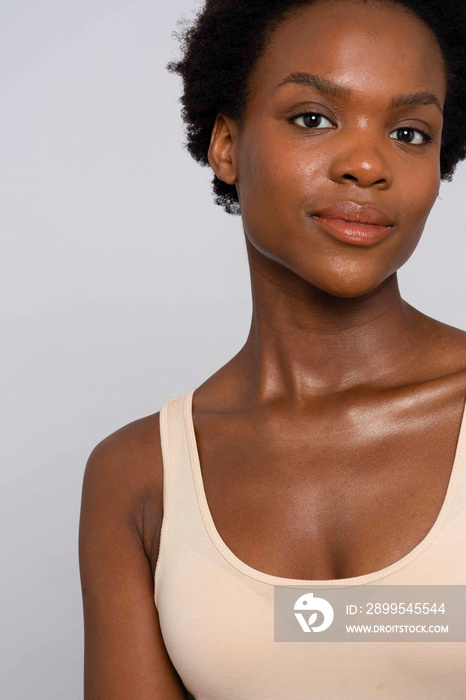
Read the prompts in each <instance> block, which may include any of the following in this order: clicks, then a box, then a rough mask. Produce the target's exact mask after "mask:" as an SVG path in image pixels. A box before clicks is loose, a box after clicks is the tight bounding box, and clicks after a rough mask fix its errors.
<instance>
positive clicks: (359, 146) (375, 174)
mask: <svg viewBox="0 0 466 700" xmlns="http://www.w3.org/2000/svg"><path fill="white" fill-rule="evenodd" d="M334 145H335V149H334V150H333V149H332V155H331V160H330V166H329V176H330V178H331V179H332V180H333V181H334V182H338V183H343V184H344V183H346V182H354V183H356V184H357V185H359V186H360V187H372V186H377V187H378V188H381V189H385V188H387V187H389V186H390V184H391V182H392V177H393V175H392V169H391V166H390V163H389V161H388V156H387V154H386V153H384V152H383V151H384V149H383V145H381V144H380V142H379V141H376V137H375V136H372V137H371V136H369V135H368V134H367V132H366V133H365V134H361V135H360V136H359V137H355V136H354V133H353V134H352V136H351V137H348V136H347V137H346V138H345V141H343V140H339V143H337V141H335V144H334Z"/></svg>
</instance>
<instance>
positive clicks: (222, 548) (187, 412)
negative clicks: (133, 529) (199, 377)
mask: <svg viewBox="0 0 466 700" xmlns="http://www.w3.org/2000/svg"><path fill="white" fill-rule="evenodd" d="M196 388H197V387H195V388H193V389H190V390H189V391H187V392H186V393H185V394H184V395H183V396H182V397H179V398H182V399H183V417H184V426H185V431H186V436H187V439H188V448H189V457H190V463H191V471H192V475H193V479H194V486H195V491H196V496H197V502H198V505H199V509H200V512H201V516H202V520H203V522H204V525H205V527H206V530H207V532H208V534H209V536H210V539H211V540H212V542H213V544H214V545H215V546H216V548H217V550H218V551H219V552H220V554H221V555H222V556H223V557H224V559H226V560H227V561H228V562H229V563H230V564H231V565H232V566H234V567H235V568H236V569H238V570H239V571H241V572H242V573H243V574H246V575H247V576H250V577H251V578H254V579H256V580H258V581H262V582H263V583H268V584H271V585H275V586H283V585H289V586H320V587H342V588H344V587H349V586H355V585H364V584H367V583H370V582H372V581H377V580H379V579H382V578H386V577H387V576H390V575H391V574H393V573H395V572H396V571H399V570H400V569H402V568H404V567H405V566H406V565H407V564H409V563H410V562H411V561H413V560H414V559H416V558H417V557H418V556H419V555H420V554H422V552H424V551H425V550H426V549H427V547H428V546H429V545H430V544H431V543H432V541H433V540H434V539H435V537H436V536H437V535H438V533H439V532H440V530H441V528H442V526H443V525H444V522H445V520H446V518H447V516H448V513H449V510H450V506H451V504H452V502H453V498H454V496H455V493H456V490H457V486H458V484H459V480H460V475H461V472H462V468H463V464H464V462H465V461H466V397H465V400H464V401H463V409H462V418H461V423H460V429H459V433H458V438H457V442H456V448H455V456H454V459H453V466H452V469H451V472H450V479H449V482H448V487H447V491H446V494H445V498H444V501H443V504H442V507H441V508H440V511H439V514H438V516H437V518H436V520H435V522H434V524H433V525H432V527H431V529H430V530H429V532H428V533H427V535H426V536H425V537H424V538H423V539H422V540H421V542H419V544H417V545H416V546H415V547H414V549H412V550H411V551H410V552H408V554H406V555H405V556H404V557H402V558H401V559H399V560H398V561H396V562H394V563H393V564H390V565H389V566H386V567H384V568H383V569H379V570H378V571H374V572H372V573H369V574H362V575H360V576H350V577H348V578H341V579H293V578H286V577H283V576H274V575H273V574H267V573H265V572H264V571H260V570H259V569H255V568H254V567H252V566H249V564H246V563H245V562H244V561H242V560H241V559H239V557H237V556H236V554H234V552H232V551H231V549H230V548H229V547H228V546H227V545H226V543H225V542H224V541H223V539H222V538H221V537H220V534H219V532H218V530H217V527H216V525H215V523H214V520H213V518H212V514H211V512H210V508H209V504H208V502H207V496H206V493H205V489H204V482H203V478H202V471H201V464H200V457H199V450H198V446H197V440H196V433H195V430H194V420H193V410H192V405H193V394H194V392H195V391H196Z"/></svg>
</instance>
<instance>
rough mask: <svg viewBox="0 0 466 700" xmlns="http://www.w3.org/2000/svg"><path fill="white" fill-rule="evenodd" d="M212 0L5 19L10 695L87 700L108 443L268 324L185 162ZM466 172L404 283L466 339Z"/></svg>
mask: <svg viewBox="0 0 466 700" xmlns="http://www.w3.org/2000/svg"><path fill="white" fill-rule="evenodd" d="M197 7H199V3H196V2H195V1H194V0H156V1H154V0H152V1H151V2H149V1H147V0H140V1H137V0H131V1H130V0H79V2H78V1H77V0H74V1H72V2H59V1H58V0H42V1H40V0H9V2H5V0H4V2H3V4H2V7H1V46H2V60H1V62H0V76H1V96H0V99H1V104H2V109H1V134H2V149H1V152H2V157H1V158H2V167H1V174H0V187H1V209H0V211H1V213H0V217H1V220H0V225H1V232H2V258H1V265H2V268H1V274H0V284H1V300H2V308H1V325H2V349H3V361H2V365H1V387H0V389H1V397H2V440H1V446H2V463H1V490H0V493H1V502H0V518H1V522H0V532H1V549H0V552H1V562H0V564H1V569H0V571H1V584H2V588H1V596H0V605H1V629H2V634H1V636H0V657H1V658H0V667H1V675H2V681H1V686H2V690H1V695H2V697H4V698H11V699H12V700H13V699H14V700H31V699H34V700H63V698H67V700H78V699H80V698H82V694H83V691H82V685H83V678H82V674H83V619H82V603H81V589H80V581H79V568H78V523H79V507H80V499H81V487H82V478H83V472H84V467H85V463H86V460H87V458H88V456H89V453H90V452H91V450H92V448H93V447H94V446H95V445H96V444H97V442H99V441H100V440H102V439H103V438H104V437H105V436H106V435H108V434H110V433H112V432H113V431H114V430H116V429H118V428H119V427H121V426H122V425H124V424H126V423H128V422H130V421H132V420H135V419H137V418H140V417H142V416H145V415H148V414H151V413H154V412H156V411H158V410H159V409H160V407H161V405H162V404H163V403H164V402H165V401H167V400H169V399H171V398H172V397H174V396H179V395H181V394H182V393H184V392H185V391H187V390H188V389H191V388H192V387H195V386H198V385H199V384H201V383H202V382H203V381H204V380H205V379H206V378H207V377H208V376H210V375H211V374H213V373H214V372H215V371H216V370H217V369H218V368H219V367H221V366H222V365H223V364H224V363H225V362H226V361H227V360H229V359H230V358H231V357H232V356H233V355H234V354H236V352H237V351H238V350H239V349H240V347H241V346H242V345H243V343H244V342H245V340H246V337H247V332H248V330H249V324H250V315H251V299H250V284H249V272H248V265H247V257H246V250H245V244H244V240H243V233H242V229H241V219H240V218H239V217H232V216H228V214H226V213H225V212H224V211H223V210H222V209H221V208H220V207H218V206H216V205H215V204H214V203H213V200H212V195H211V187H210V180H211V171H210V170H209V169H207V168H201V167H200V166H199V165H198V164H196V163H195V162H194V161H193V160H192V159H191V158H190V156H189V154H188V153H187V152H186V150H184V149H183V146H182V144H183V142H184V134H183V123H182V119H181V116H180V105H179V103H178V98H179V96H180V92H181V80H180V78H179V77H178V76H176V75H173V74H170V73H168V72H167V71H166V69H165V65H166V63H167V62H168V61H170V60H172V59H174V58H177V57H178V56H179V48H178V42H177V40H176V39H175V38H174V37H173V36H172V32H173V31H176V29H177V26H176V20H177V19H178V18H179V17H180V16H181V15H185V16H186V17H187V18H188V19H189V18H191V17H192V16H193V12H194V11H195V9H196V8H197ZM465 188H466V165H465V164H464V163H461V164H460V165H459V166H458V168H457V171H456V174H455V177H454V180H453V182H452V183H443V184H442V187H441V190H440V199H438V200H437V201H436V204H435V206H434V208H433V210H432V213H431V215H430V218H429V220H428V223H427V226H426V229H425V231H424V234H423V237H422V238H421V241H420V243H419V245H418V248H417V249H416V251H415V252H414V254H413V256H412V257H411V259H410V260H409V261H408V262H407V263H406V264H405V265H404V267H402V269H401V270H400V272H399V281H400V288H401V293H402V296H403V297H404V298H405V299H406V300H407V301H408V302H409V303H411V304H413V305H414V306H415V307H416V308H418V309H420V310H421V311H423V312H424V313H426V314H428V315H430V316H433V317H435V318H437V319H439V320H441V321H444V322H445V323H448V324H451V325H453V326H457V327H460V328H463V329H465V328H466V309H465V306H464V303H463V301H464V296H465V291H466V270H465V265H464V260H465V253H466V204H465V203H464V191H465Z"/></svg>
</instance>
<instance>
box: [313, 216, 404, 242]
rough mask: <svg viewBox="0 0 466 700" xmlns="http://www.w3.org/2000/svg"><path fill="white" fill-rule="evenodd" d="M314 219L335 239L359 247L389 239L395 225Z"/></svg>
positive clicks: (316, 217) (322, 218) (323, 218)
mask: <svg viewBox="0 0 466 700" xmlns="http://www.w3.org/2000/svg"><path fill="white" fill-rule="evenodd" d="M312 218H313V219H314V220H315V221H316V222H317V223H318V224H319V225H320V226H321V227H322V228H323V229H325V231H326V232H327V233H329V234H330V235H331V236H332V237H333V238H335V239H337V240H339V241H341V242H343V243H350V244H353V245H358V246H371V245H375V244H376V243H379V242H380V241H382V240H384V239H385V238H387V236H389V235H390V233H391V232H392V230H393V228H394V225H389V226H382V225H381V224H366V223H361V222H360V221H344V220H343V219H332V218H326V217H322V216H318V215H317V214H313V215H312Z"/></svg>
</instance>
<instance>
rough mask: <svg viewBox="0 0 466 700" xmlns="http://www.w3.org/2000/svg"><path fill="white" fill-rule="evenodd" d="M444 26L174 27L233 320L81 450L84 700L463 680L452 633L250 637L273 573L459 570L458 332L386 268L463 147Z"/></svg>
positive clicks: (360, 11) (357, 5)
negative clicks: (193, 378) (138, 407)
mask: <svg viewBox="0 0 466 700" xmlns="http://www.w3.org/2000/svg"><path fill="white" fill-rule="evenodd" d="M464 19H466V18H465V16H464V8H463V9H462V8H459V7H458V6H453V4H451V3H449V2H444V1H442V2H440V1H435V2H432V1H431V2H430V3H429V2H420V1H417V0H406V1H405V0H403V2H400V3H394V2H383V3H382V2H367V1H364V0H319V2H293V1H289V2H284V1H281V2H278V1H271V2H267V3H263V2H254V1H246V0H244V1H240V0H209V1H208V2H207V3H206V5H205V7H204V8H203V9H202V11H200V12H199V14H198V16H197V18H196V22H195V24H194V25H193V27H191V28H189V27H188V28H187V29H186V30H185V32H184V34H183V36H182V40H183V49H184V55H183V58H182V60H180V61H179V62H178V63H172V64H169V68H170V69H171V70H173V71H177V72H178V73H179V74H180V75H182V76H183V79H184V89H185V92H184V95H183V98H182V99H183V116H184V118H185V119H186V122H187V131H188V148H189V150H190V152H191V154H192V155H193V157H194V158H196V159H197V160H199V161H200V162H201V163H203V164H204V165H206V164H209V165H210V167H211V168H212V170H213V172H214V174H215V176H214V193H215V195H216V203H217V204H220V205H222V206H223V207H224V208H225V210H226V211H227V212H228V213H231V214H238V213H240V215H241V217H242V224H243V228H244V233H245V242H246V248H247V253H248V259H249V265H250V272H251V283H252V297H253V316H252V323H251V328H250V332H249V336H248V338H247V340H246V343H245V345H244V346H243V347H242V348H241V350H240V351H239V352H238V353H237V355H235V356H234V357H233V358H232V359H231V360H230V361H229V362H228V363H227V364H226V365H225V366H223V367H222V368H221V369H219V370H218V371H217V372H216V373H215V374H214V375H213V376H211V377H209V378H208V379H207V380H206V381H205V382H204V383H203V384H202V385H201V386H199V387H197V388H196V389H195V390H194V389H190V390H189V391H187V392H186V393H185V394H184V395H183V396H181V397H177V398H174V399H172V400H171V401H169V402H168V403H166V404H164V406H163V407H162V408H161V410H160V412H158V413H156V414H155V415H152V416H148V417H145V418H142V419H140V420H137V421H135V422H133V423H131V424H129V425H127V426H125V427H123V428H121V429H120V430H119V431H117V432H116V433H114V434H112V435H110V436H109V437H107V438H105V439H104V440H103V441H102V442H101V443H99V445H97V447H96V448H95V449H94V450H93V452H92V454H91V456H90V458H89V461H88V464H87V466H86V472H85V476H84V484H83V497H82V510H81V523H80V565H81V577H82V587H83V600H84V615H85V635H86V644H85V697H86V699H87V700H91V698H97V697H99V698H100V697H102V698H112V700H113V699H115V698H137V699H138V700H146V699H147V700H149V698H150V699H151V700H153V699H154V698H183V697H186V696H187V692H189V693H190V694H191V696H194V697H195V698H196V700H203V699H207V698H209V699H214V698H215V699H216V700H217V699H218V700H220V699H222V700H234V699H239V698H241V699H243V698H244V699H246V698H247V699H248V700H257V699H259V698H260V699H265V698H267V700H270V699H271V698H274V699H275V698H277V699H278V698H279V699H283V700H284V699H286V700H289V699H295V698H298V699H301V698H318V699H319V700H321V699H327V698H331V699H332V700H333V699H336V698H338V699H341V698H358V699H360V698H374V697H386V698H390V699H391V700H396V699H400V698H415V699H416V700H417V699H419V698H423V700H425V699H427V698H439V697H442V698H458V699H459V698H463V697H465V696H466V664H465V661H466V656H465V653H466V652H464V650H463V647H464V645H462V644H461V643H459V644H455V643H452V644H440V643H435V642H433V643H430V644H429V643H428V644H426V643H420V644H417V643H414V642H412V643H411V644H410V645H409V646H405V645H404V644H401V645H399V644H381V643H380V642H369V643H365V644H359V645H358V644H343V643H333V644H325V643H324V644H322V643H321V644H317V643H316V644H284V643H280V642H275V641H274V637H273V632H274V626H273V624H274V607H273V605H274V586H275V587H276V586H280V587H286V586H291V587H292V586H294V587H296V586H299V584H303V585H306V586H311V587H312V585H313V584H327V585H328V588H329V589H330V588H331V587H332V586H336V585H337V584H345V585H346V587H347V588H348V589H349V588H351V587H353V586H361V585H365V584H372V583H380V584H387V585H393V584H411V585H412V584H419V585H425V584H439V585H440V584H444V585H452V584H461V585H464V584H466V549H465V543H466V469H463V463H464V461H465V460H466V422H465V412H464V409H465V395H466V333H465V332H464V331H463V330H460V329H457V328H453V327H451V326H448V325H446V324H444V323H441V322H439V321H437V320H435V319H433V318H430V317H428V316H426V315H424V314H423V313H421V312H420V311H418V310H416V309H415V308H413V306H411V305H410V304H408V303H407V302H405V301H404V300H403V299H402V297H401V295H400V291H399V288H398V283H397V270H398V269H399V268H400V267H401V266H402V265H403V264H404V263H405V262H406V261H407V260H408V258H409V257H410V256H411V254H412V253H413V251H414V249H415V248H416V246H417V244H418V242H419V239H420V236H421V234H422V231H423V229H424V226H425V223H426V220H427V217H428V215H429V212H430V211H431V208H432V206H433V204H434V203H435V200H436V198H437V196H438V192H439V187H440V182H441V180H442V179H443V180H451V177H452V175H453V172H454V170H455V166H456V164H457V163H458V162H459V161H460V160H462V159H464V158H465V157H466V150H465V144H466V125H465V122H464V111H463V110H464V106H465V105H466V95H465V77H464V76H465V67H466V54H465V48H464V46H465V38H466V37H465V34H464V32H465V30H464V27H465V26H466V25H465V22H464ZM441 233H444V232H439V234H441ZM445 233H448V231H446V232H445ZM201 466H202V468H201ZM164 478H165V483H164ZM162 524H163V527H162ZM154 584H155V591H154V589H153V586H154ZM154 593H155V600H154ZM154 602H155V605H154ZM403 641H405V639H404V640H403Z"/></svg>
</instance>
